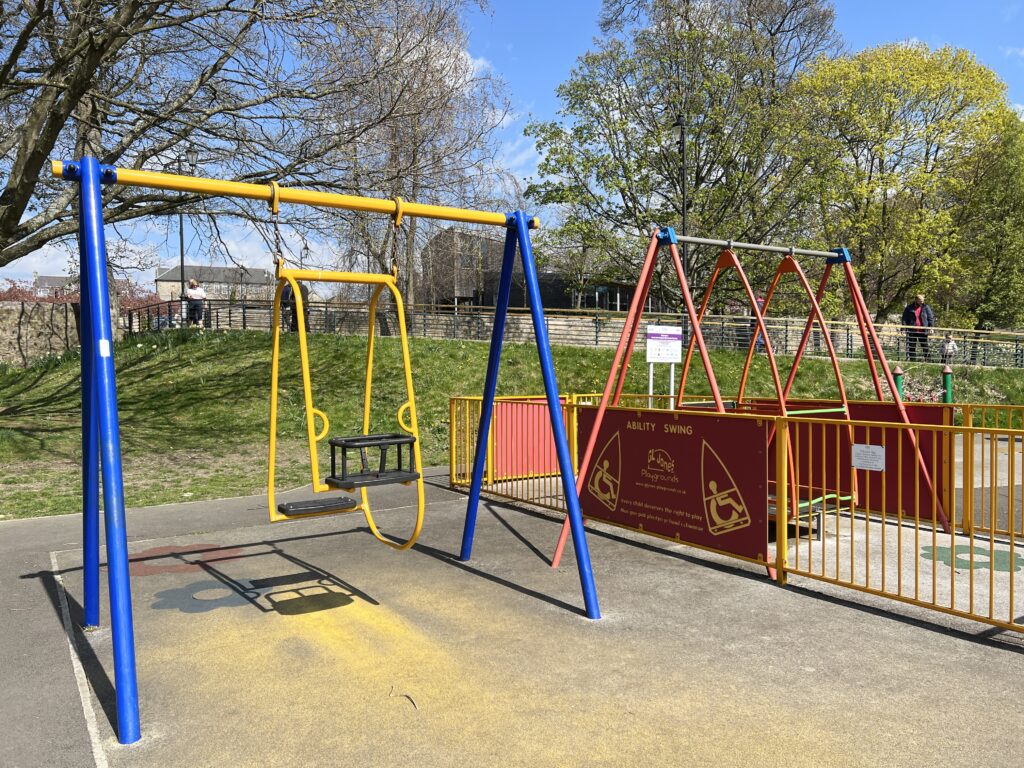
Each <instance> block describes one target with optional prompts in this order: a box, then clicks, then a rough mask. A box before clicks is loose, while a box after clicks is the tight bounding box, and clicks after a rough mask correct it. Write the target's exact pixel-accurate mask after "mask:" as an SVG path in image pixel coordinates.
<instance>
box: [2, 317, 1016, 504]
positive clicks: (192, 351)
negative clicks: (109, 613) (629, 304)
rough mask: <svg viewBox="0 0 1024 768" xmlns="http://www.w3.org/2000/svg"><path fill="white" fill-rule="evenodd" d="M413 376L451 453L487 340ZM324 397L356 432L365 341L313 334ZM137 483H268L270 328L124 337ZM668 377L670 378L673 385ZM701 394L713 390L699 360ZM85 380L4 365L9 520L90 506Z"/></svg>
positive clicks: (141, 492)
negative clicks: (459, 407)
mask: <svg viewBox="0 0 1024 768" xmlns="http://www.w3.org/2000/svg"><path fill="white" fill-rule="evenodd" d="M411 347H412V357H413V366H414V372H413V375H414V383H415V387H416V395H417V407H418V410H419V415H420V430H421V433H422V451H423V458H424V462H425V463H426V464H427V465H431V464H443V463H445V462H446V461H447V457H448V399H449V397H452V396H457V395H479V394H480V392H481V391H482V389H483V379H484V372H485V369H486V364H487V351H488V350H487V344H485V343H481V342H470V341H440V340H432V339H413V340H412V342H411ZM310 352H311V357H312V366H313V369H312V378H313V382H314V390H315V395H314V399H315V403H316V405H317V407H318V408H320V409H321V410H324V411H325V412H327V413H328V415H329V417H330V419H331V434H332V435H339V434H351V433H355V432H358V431H359V426H360V424H361V418H362V393H363V374H364V359H365V339H364V338H361V337H359V338H353V337H343V336H322V335H317V336H312V337H311V338H310ZM282 354H283V360H282V391H281V436H280V439H281V446H280V450H279V458H278V462H279V470H278V484H279V486H280V487H288V486H295V485H301V484H303V483H307V482H309V478H308V471H309V470H308V465H307V464H304V463H303V462H304V461H306V462H308V456H306V455H305V453H304V446H305V444H304V439H305V431H304V429H305V428H304V421H303V419H304V415H303V409H302V387H301V383H300V379H299V375H298V370H299V368H298V350H297V344H296V340H295V339H294V338H293V337H291V336H286V337H285V339H284V343H283V352H282ZM377 354H378V365H377V372H376V378H375V387H374V396H375V405H376V410H375V424H374V429H378V430H381V431H385V430H386V431H390V430H392V429H394V426H395V424H394V421H393V419H394V415H395V412H396V411H397V409H398V407H399V406H400V405H401V403H402V402H404V400H405V392H404V384H403V380H402V376H401V364H400V351H399V346H398V343H397V341H396V340H395V339H393V338H382V339H379V345H378V353H377ZM553 356H554V361H555V369H556V372H557V375H558V382H559V387H560V389H561V391H563V392H588V391H589V392H593V391H600V389H601V388H602V387H603V386H604V381H605V378H606V377H607V375H608V369H609V367H610V366H611V363H612V358H613V351H612V350H607V349H593V348H582V347H556V348H555V349H554V350H553ZM713 359H714V365H715V371H716V375H717V377H718V380H719V383H720V384H721V386H722V389H723V392H724V393H730V392H735V390H736V386H737V384H738V381H739V376H740V372H741V370H742V365H743V356H742V355H741V354H739V353H731V352H718V353H714V354H713ZM115 364H116V368H117V385H118V407H119V410H120V423H121V439H122V454H123V465H124V472H125V496H126V501H127V504H128V505H129V506H140V505H148V504H161V503H168V502H177V501H186V500H200V499H211V498H222V497H226V496H238V495H246V494H257V493H261V492H263V490H264V487H265V482H266V465H267V430H268V402H269V383H270V336H269V335H268V334H265V333H258V332H248V333H247V332H231V333H204V334H201V333H198V332H195V331H185V330H182V331H165V332H162V333H158V334H152V335H148V336H144V337H140V338H135V339H131V340H128V341H125V342H122V343H119V344H117V345H116V347H115ZM664 375H665V378H666V380H665V381H664V382H663V383H662V384H661V388H662V389H667V374H664ZM843 375H844V379H845V381H846V384H847V391H848V393H849V396H850V397H851V398H869V397H871V396H872V392H871V387H870V382H869V379H868V376H867V368H866V366H865V365H864V364H863V363H858V362H849V363H843ZM908 377H909V379H910V381H911V382H912V384H913V386H915V387H916V389H918V390H922V389H923V388H924V387H925V386H928V387H932V386H933V385H934V386H935V387H937V385H938V381H939V372H938V369H937V367H935V366H926V365H921V366H917V367H915V368H913V369H912V370H910V371H908ZM770 381H771V379H770V375H769V369H768V365H767V362H766V360H765V359H764V358H763V357H759V358H758V359H757V360H756V363H755V367H754V373H753V379H752V382H751V385H750V387H749V388H748V393H749V394H750V395H751V396H756V395H770V394H771V393H772V389H771V386H770ZM956 384H957V390H956V392H957V399H958V400H960V401H964V402H1010V403H1020V402H1024V377H1022V376H1021V375H1020V373H1019V372H1017V371H1013V370H993V369H970V370H963V371H959V372H958V376H957V381H956ZM627 390H628V391H634V392H645V391H646V390H647V371H646V365H645V364H644V363H643V352H642V351H641V352H640V353H638V354H637V355H636V356H635V358H634V365H633V368H632V370H631V371H630V379H629V382H628V387H627ZM542 391H543V385H542V381H541V377H540V369H539V366H538V364H537V351H536V347H535V346H533V345H529V344H510V345H507V346H506V348H505V350H504V353H503V360H502V369H501V376H500V386H499V394H510V395H511V394H538V393H541V392H542ZM687 391H688V392H693V393H695V394H696V393H708V392H709V389H708V384H707V379H706V377H705V376H704V375H703V370H702V368H701V366H700V364H699V362H696V363H695V365H694V369H693V375H692V377H691V383H690V385H688V389H687ZM835 393H836V388H835V383H834V379H833V376H832V372H831V367H830V365H829V364H828V362H827V361H824V360H807V361H805V363H804V364H803V365H802V366H801V373H800V375H799V377H798V379H797V382H796V387H795V395H796V396H799V397H832V396H834V395H835ZM80 397H81V393H80V381H79V360H78V357H77V355H75V354H68V355H66V356H64V357H62V358H59V359H52V360H47V361H44V362H41V363H39V364H37V365H35V366H33V367H31V368H28V369H11V368H6V369H0V519H7V518H17V517H30V516H35V515H52V514H64V513H69V512H77V511H79V507H80V504H81V501H80V498H81V492H80V471H81V470H80V462H81V434H80V419H81V411H80Z"/></svg>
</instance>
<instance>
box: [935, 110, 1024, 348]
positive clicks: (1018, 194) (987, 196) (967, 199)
mask: <svg viewBox="0 0 1024 768" xmlns="http://www.w3.org/2000/svg"><path fill="white" fill-rule="evenodd" d="M978 155H979V157H978V158H977V160H976V162H975V167H974V171H973V173H972V175H971V176H970V178H969V181H970V182H971V183H969V184H967V185H966V186H965V188H964V196H963V197H962V199H961V216H960V217H959V218H958V224H959V236H958V242H959V244H960V247H959V249H958V253H959V255H960V259H959V260H960V265H959V270H958V279H957V280H956V283H955V284H954V285H953V286H952V288H951V290H950V294H949V295H950V306H949V308H948V309H949V310H950V314H951V317H954V318H956V319H958V320H960V321H961V322H963V323H971V322H973V323H974V325H975V327H977V328H991V327H1001V328H1010V327H1015V328H1019V327H1020V326H1021V325H1022V324H1024V301H1022V300H1021V299H1022V298H1024V121H1022V120H1021V119H1020V118H1019V117H1017V116H1016V115H1013V114H1008V115H1006V118H1005V121H1004V124H1003V126H1002V127H1001V130H1000V131H999V133H998V135H997V137H996V139H995V141H993V142H992V144H991V145H990V146H989V147H987V148H986V150H985V151H983V152H979V153H978Z"/></svg>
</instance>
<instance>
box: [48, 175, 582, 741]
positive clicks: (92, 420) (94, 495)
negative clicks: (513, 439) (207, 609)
mask: <svg viewBox="0 0 1024 768" xmlns="http://www.w3.org/2000/svg"><path fill="white" fill-rule="evenodd" d="M51 173H52V174H53V176H55V177H56V178H59V179H64V180H65V181H73V182H77V183H78V184H79V234H78V238H79V252H80V257H81V275H82V511H83V515H82V518H83V585H84V595H83V606H84V613H85V620H84V622H83V624H84V626H85V627H86V628H89V627H96V626H99V608H100V605H99V581H100V579H99V577H100V557H99V546H100V542H99V478H100V473H101V472H102V476H103V506H104V522H105V527H106V545H107V560H108V577H109V578H108V590H109V595H110V601H111V635H112V640H113V651H114V683H115V699H116V707H117V735H118V740H119V741H120V742H121V743H122V744H132V743H134V742H136V741H138V740H139V739H140V738H141V726H140V717H139V699H138V677H137V672H136V665H135V636H134V622H133V618H132V606H131V590H130V579H129V573H128V535H127V527H126V524H125V505H124V484H123V478H122V473H121V447H120V428H119V424H118V414H117V388H116V383H115V377H114V373H115V372H114V361H113V327H112V323H111V316H110V302H109V299H108V295H109V294H108V285H107V271H106V241H105V236H104V230H103V196H102V185H104V184H107V185H111V184H120V185H122V186H132V187H145V188H149V189H165V190H171V191H177V192H190V193H193V194H200V195H213V196H226V197H238V198H242V199H247V200H263V201H266V202H268V203H271V204H274V202H275V199H276V202H277V203H282V202H285V203H295V204H298V205H313V206H320V207H324V208H340V209H344V210H353V211H365V212H369V213H380V214H384V215H388V216H392V217H394V218H395V221H396V223H398V222H400V221H401V219H402V217H403V216H418V217H421V218H429V219H439V220H443V221H458V222H464V223H468V224H487V225H491V226H499V227H503V228H505V229H506V233H507V234H506V248H505V255H506V259H505V261H506V265H505V267H503V270H502V277H503V280H504V278H505V277H506V267H507V272H508V278H509V280H510V278H511V257H512V256H514V255H515V247H516V244H517V243H518V245H519V249H520V251H521V253H522V257H523V261H524V264H525V263H526V262H529V267H530V269H528V270H527V271H528V272H531V273H532V275H533V280H532V284H531V285H530V286H528V287H529V288H531V289H532V290H531V296H532V297H533V298H534V299H536V301H534V302H532V303H533V304H534V306H533V307H532V311H533V314H534V326H535V328H538V327H539V328H540V331H539V332H538V351H539V354H540V361H541V367H542V369H543V372H544V379H545V386H546V388H547V389H548V402H549V406H550V409H551V418H552V424H553V429H554V432H555V434H556V441H559V442H560V447H564V450H561V451H560V452H559V456H560V457H562V455H563V454H564V455H565V456H568V448H567V447H565V444H566V438H565V431H564V425H563V423H562V418H561V412H560V408H557V411H558V412H557V413H556V406H557V404H558V402H559V400H558V388H557V384H556V382H555V380H554V365H553V363H552V360H551V350H550V347H549V346H548V344H547V336H546V333H545V334H543V335H542V332H543V328H544V326H543V324H544V319H543V307H541V306H540V303H539V290H537V284H536V272H535V270H532V267H533V252H532V248H531V246H530V239H529V232H528V230H529V228H531V227H534V226H536V220H535V219H527V217H526V215H525V214H524V213H523V212H522V211H516V212H515V213H514V214H506V213H495V212H488V211H474V210H468V209H465V208H453V207H449V206H439V205H424V204H421V203H410V202H405V201H403V200H402V199H401V198H400V197H396V198H395V199H394V200H383V199H377V198H368V197H358V196H355V195H341V194H334V193H328V192H316V191H312V190H305V189H295V188H288V187H284V188H280V187H277V186H276V185H273V186H271V185H265V184H247V183H242V182H234V181H223V180H219V179H207V178H199V177H193V176H182V175H177V174H168V173H158V172H154V171H140V170H134V169H130V168H116V167H114V166H110V165H102V164H101V163H100V162H99V161H98V160H97V159H96V158H95V157H83V158H81V159H80V160H78V161H67V162H66V161H60V160H55V161H53V162H52V163H51ZM278 266H279V272H278V280H279V284H278V290H277V292H276V300H275V303H276V304H277V320H278V322H276V323H275V326H279V324H280V322H279V312H280V292H281V290H282V289H283V285H284V283H283V282H281V279H282V276H283V278H284V280H286V281H289V282H291V283H292V286H293V290H294V289H295V288H297V285H296V284H295V282H294V281H296V280H299V279H312V280H318V279H320V278H319V277H317V276H316V275H318V274H320V273H317V272H316V271H310V272H309V273H308V274H309V275H310V276H308V277H307V276H306V275H305V274H303V273H305V272H306V271H305V270H283V268H281V267H280V265H278ZM343 274H344V273H343ZM360 277H361V278H365V276H360ZM374 277H375V278H379V280H377V281H376V282H377V285H378V293H379V292H380V291H382V290H383V288H384V287H388V288H389V290H391V287H390V286H389V284H388V282H387V281H388V280H390V281H391V285H393V284H394V283H393V281H394V278H393V276H379V275H378V276H374ZM362 281H363V282H366V281H365V279H363V280H362ZM296 293H297V296H296V307H297V308H299V309H301V301H302V296H301V292H298V291H297V292H296ZM505 294H506V299H507V290H506V291H505ZM502 320H504V318H502ZM299 327H300V329H301V330H300V333H301V334H303V335H304V332H305V328H304V325H301V324H300V326H299ZM495 327H496V332H497V323H496V324H495ZM496 335H497V337H498V339H499V342H498V344H499V346H498V348H497V349H495V348H493V347H492V350H491V360H490V361H489V363H488V369H489V373H491V372H492V371H493V374H494V378H495V379H496V377H497V368H498V365H497V363H498V358H499V357H500V333H496ZM371 343H372V342H371ZM369 354H370V355H372V346H371V348H370V350H369ZM407 370H408V368H407ZM307 373H308V368H307ZM492 384H493V382H492ZM408 390H409V396H410V400H412V399H413V397H412V384H411V381H409V384H408ZM485 394H486V393H485ZM491 396H492V397H493V390H492V392H491ZM413 407H414V406H413ZM409 412H410V415H412V407H410V409H409ZM399 419H400V420H401V414H399ZM487 425H488V427H489V418H488V419H487ZM481 426H483V424H481ZM307 429H312V426H311V424H310V425H308V426H307ZM314 436H315V435H314ZM418 442H419V441H418V440H417V441H416V444H417V445H418ZM484 444H486V435H484ZM417 453H418V449H417ZM101 458H102V462H101ZM418 460H419V457H418V455H417V462H418ZM562 475H563V484H564V485H565V493H566V497H567V498H569V499H570V500H571V501H572V502H575V503H574V505H573V506H574V508H575V510H576V511H575V514H574V515H571V517H573V523H574V524H573V532H574V537H573V539H574V542H577V544H578V547H577V549H578V552H577V560H578V564H579V569H580V580H581V583H582V585H583V588H584V598H585V600H586V603H587V614H588V615H589V616H591V617H592V618H597V617H598V616H599V615H600V614H599V613H598V611H597V601H596V593H595V592H594V589H593V574H592V572H591V566H590V555H589V552H588V549H587V545H586V539H585V538H584V533H583V520H582V517H581V516H580V514H579V502H578V499H577V497H576V486H575V483H574V482H572V466H571V464H570V465H568V466H563V467H562ZM566 478H568V480H566ZM470 511H472V517H473V519H474V522H475V515H476V510H475V504H474V505H473V509H472V510H469V509H467V521H468V520H469V517H470ZM576 534H578V537H577V535H576ZM471 538H472V537H471V536H470V537H469V539H468V540H469V541H471ZM467 551H468V550H467V539H466V537H465V536H464V541H463V555H464V556H463V559H466V556H467Z"/></svg>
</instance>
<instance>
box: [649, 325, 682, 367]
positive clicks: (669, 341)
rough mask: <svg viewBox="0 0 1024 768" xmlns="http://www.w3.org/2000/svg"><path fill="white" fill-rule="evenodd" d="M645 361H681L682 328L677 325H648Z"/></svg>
mask: <svg viewBox="0 0 1024 768" xmlns="http://www.w3.org/2000/svg"><path fill="white" fill-rule="evenodd" d="M647 362H648V363H681V362H683V329H682V328H681V327H680V326H678V325H648V326H647Z"/></svg>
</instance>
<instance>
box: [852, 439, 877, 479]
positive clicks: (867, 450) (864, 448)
mask: <svg viewBox="0 0 1024 768" xmlns="http://www.w3.org/2000/svg"><path fill="white" fill-rule="evenodd" d="M850 455H851V458H852V460H853V466H854V468H856V469H867V470H869V471H871V472H884V471H885V446H884V445H866V444H863V443H854V445H853V450H852V451H851V452H850Z"/></svg>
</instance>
